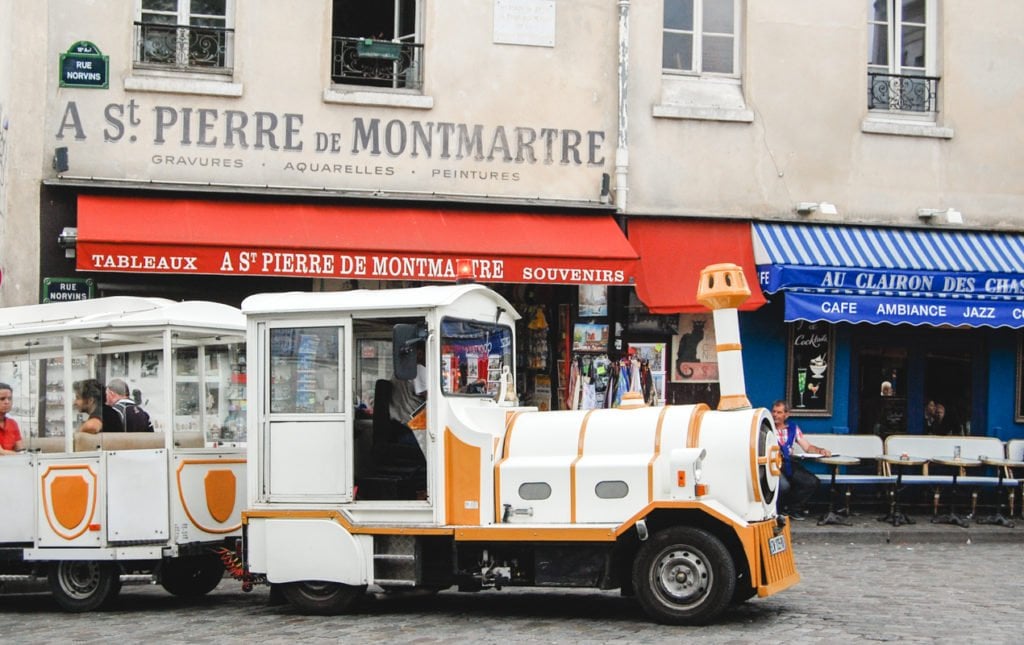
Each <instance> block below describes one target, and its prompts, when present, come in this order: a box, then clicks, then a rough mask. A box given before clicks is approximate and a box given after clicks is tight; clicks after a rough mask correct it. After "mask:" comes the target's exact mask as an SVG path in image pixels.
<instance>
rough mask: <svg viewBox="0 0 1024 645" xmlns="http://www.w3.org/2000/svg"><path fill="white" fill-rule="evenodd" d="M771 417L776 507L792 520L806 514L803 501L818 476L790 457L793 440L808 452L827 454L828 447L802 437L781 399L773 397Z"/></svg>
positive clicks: (809, 499) (787, 406) (811, 494)
mask: <svg viewBox="0 0 1024 645" xmlns="http://www.w3.org/2000/svg"><path fill="white" fill-rule="evenodd" d="M772 419H773V420H774V421H775V434H776V436H777V437H778V439H779V447H780V448H781V449H782V474H780V475H779V492H778V498H777V499H778V502H777V511H778V513H779V514H783V513H785V514H787V515H789V516H790V517H792V518H793V519H794V520H803V519H805V518H806V517H807V512H808V511H807V503H808V502H810V501H811V497H813V496H814V491H815V490H817V488H818V478H817V477H815V476H814V475H813V474H812V473H810V472H809V471H808V470H807V469H806V468H804V466H803V464H801V463H800V462H798V461H797V460H795V459H793V458H792V452H793V444H794V443H797V444H799V445H800V447H801V448H803V450H804V452H806V453H808V454H812V455H813V454H818V455H824V456H826V457H828V456H829V455H831V454H832V452H831V451H829V450H827V449H825V448H819V447H818V446H815V445H813V444H812V443H811V442H810V441H808V440H807V439H806V438H805V437H804V433H803V432H802V431H801V430H800V426H798V425H797V424H796V423H795V422H793V421H789V405H787V404H786V402H785V401H781V400H780V401H776V402H775V403H774V405H772Z"/></svg>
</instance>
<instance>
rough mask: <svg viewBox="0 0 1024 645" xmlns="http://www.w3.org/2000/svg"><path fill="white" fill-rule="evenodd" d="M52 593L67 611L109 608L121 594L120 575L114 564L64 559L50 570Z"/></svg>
mask: <svg viewBox="0 0 1024 645" xmlns="http://www.w3.org/2000/svg"><path fill="white" fill-rule="evenodd" d="M49 581H50V591H51V592H52V593H53V597H54V599H55V600H56V601H57V604H58V605H60V606H61V607H62V608H64V609H65V610H67V611H74V612H83V611H93V610H95V609H102V608H104V607H108V606H109V605H110V604H111V603H113V602H114V599H115V598H117V594H118V593H119V592H120V591H121V576H120V573H119V572H118V568H117V565H115V564H114V563H112V562H89V561H79V560H62V561H60V562H58V563H56V564H55V565H53V566H52V567H50V575H49Z"/></svg>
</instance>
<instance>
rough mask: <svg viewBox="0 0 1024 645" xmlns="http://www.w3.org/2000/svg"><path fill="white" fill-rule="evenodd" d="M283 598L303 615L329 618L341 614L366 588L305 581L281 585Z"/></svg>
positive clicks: (336, 583)
mask: <svg viewBox="0 0 1024 645" xmlns="http://www.w3.org/2000/svg"><path fill="white" fill-rule="evenodd" d="M281 591H282V592H284V597H285V598H287V599H288V602H290V603H291V604H292V605H294V606H295V607H296V609H298V610H299V611H301V612H302V613H304V614H316V615H318V616H330V615H333V614H340V613H343V612H344V611H345V610H346V609H348V608H349V607H351V606H352V603H354V602H355V601H356V599H357V598H358V597H359V596H361V595H363V593H364V592H365V591H366V586H353V585H343V584H341V583H338V582H322V581H319V580H305V581H303V582H289V583H287V584H284V585H281Z"/></svg>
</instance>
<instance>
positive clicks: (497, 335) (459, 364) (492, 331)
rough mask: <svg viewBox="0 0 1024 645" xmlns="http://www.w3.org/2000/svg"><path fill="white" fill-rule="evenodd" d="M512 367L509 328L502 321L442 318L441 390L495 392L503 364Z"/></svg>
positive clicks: (469, 393) (477, 393)
mask: <svg viewBox="0 0 1024 645" xmlns="http://www.w3.org/2000/svg"><path fill="white" fill-rule="evenodd" d="M504 366H508V367H509V370H510V372H511V369H512V329H511V328H510V327H508V326H505V325H497V324H493V323H486V322H479V321H475V320H459V319H455V318H445V319H444V320H443V321H442V322H441V390H442V391H443V392H444V393H445V394H446V395H447V394H465V395H477V396H492V397H493V396H495V395H496V394H497V393H498V388H499V386H500V383H501V370H502V367H504Z"/></svg>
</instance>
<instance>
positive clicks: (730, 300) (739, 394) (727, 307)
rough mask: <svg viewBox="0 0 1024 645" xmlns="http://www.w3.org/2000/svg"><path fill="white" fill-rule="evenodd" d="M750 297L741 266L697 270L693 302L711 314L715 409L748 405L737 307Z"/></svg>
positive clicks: (722, 265)
mask: <svg viewBox="0 0 1024 645" xmlns="http://www.w3.org/2000/svg"><path fill="white" fill-rule="evenodd" d="M749 297H750V287H748V286H747V280H746V278H744V277H743V270H742V269H741V268H740V267H738V266H736V265H735V264H712V265H710V266H707V267H705V268H704V270H703V271H701V272H700V284H699V285H698V286H697V302H699V303H700V304H702V305H704V306H705V307H707V308H708V309H710V310H711V311H712V313H713V315H714V318H715V338H716V340H717V341H718V346H717V348H716V349H717V351H718V374H719V386H720V388H721V393H722V396H721V399H719V401H718V409H719V410H739V409H742V408H749V407H750V399H748V398H747V385H746V382H745V381H744V379H743V351H742V350H743V346H742V345H741V344H740V321H739V315H738V310H737V308H738V307H739V306H740V305H741V304H743V302H744V301H746V299H747V298H749Z"/></svg>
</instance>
